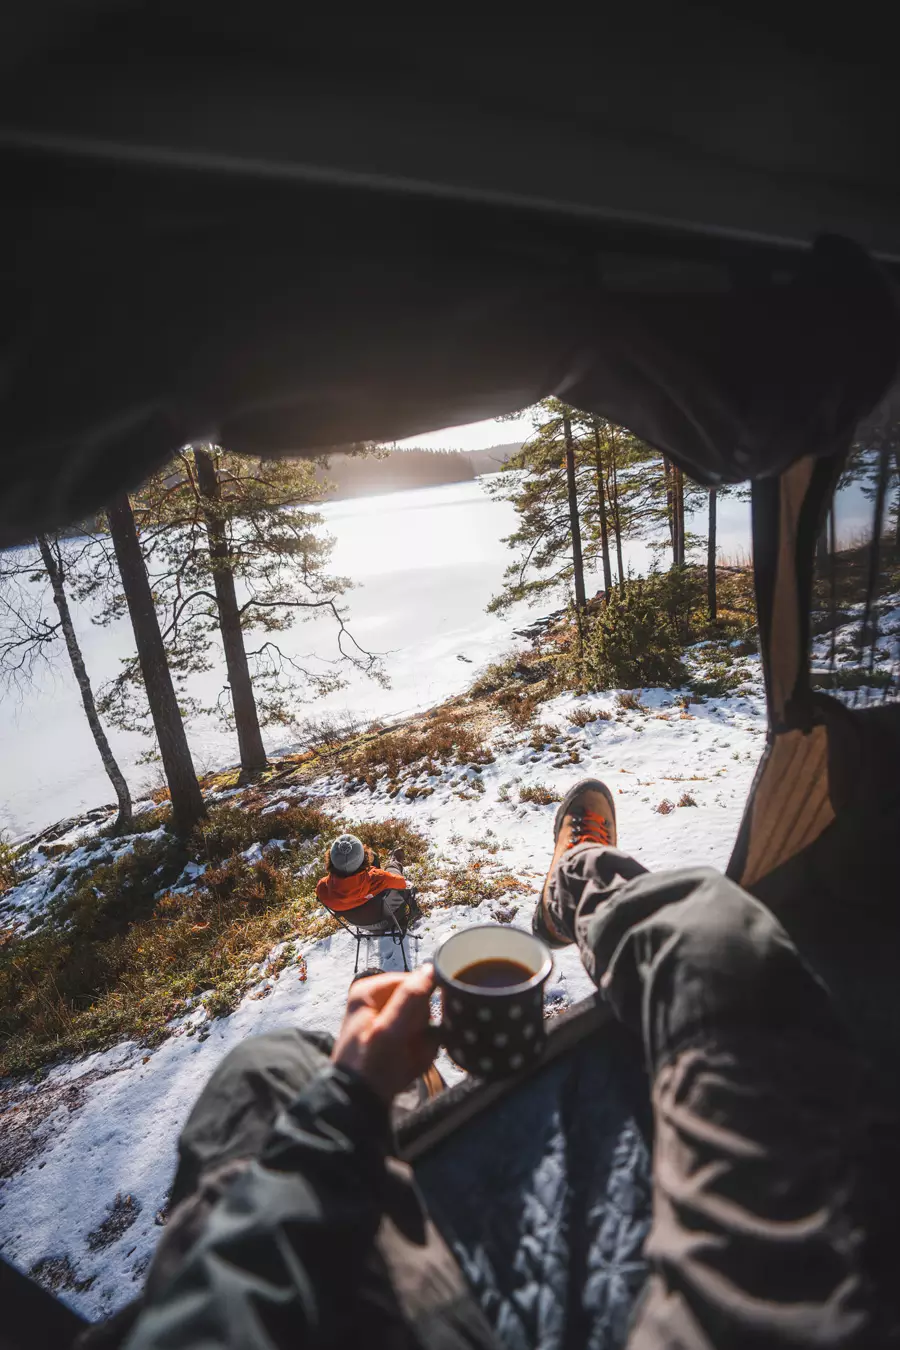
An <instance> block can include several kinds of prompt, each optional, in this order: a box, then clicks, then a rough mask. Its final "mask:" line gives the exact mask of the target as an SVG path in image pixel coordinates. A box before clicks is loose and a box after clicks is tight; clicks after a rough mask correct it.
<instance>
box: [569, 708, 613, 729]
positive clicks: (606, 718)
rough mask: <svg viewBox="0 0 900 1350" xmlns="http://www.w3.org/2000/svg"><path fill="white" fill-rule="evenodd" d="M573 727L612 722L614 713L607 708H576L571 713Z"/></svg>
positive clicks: (570, 718)
mask: <svg viewBox="0 0 900 1350" xmlns="http://www.w3.org/2000/svg"><path fill="white" fill-rule="evenodd" d="M569 721H570V722H571V723H572V726H573V727H586V726H589V725H590V723H591V722H611V721H612V713H611V712H609V711H608V710H607V709H606V708H575V709H573V711H572V712H570V713H569Z"/></svg>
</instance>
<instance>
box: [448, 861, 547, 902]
mask: <svg viewBox="0 0 900 1350" xmlns="http://www.w3.org/2000/svg"><path fill="white" fill-rule="evenodd" d="M434 885H435V887H436V889H434V890H432V891H430V892H429V896H428V899H429V901H430V906H435V907H437V908H447V907H448V906H450V905H468V906H469V907H470V908H474V907H475V906H476V905H480V904H481V903H482V902H483V901H484V900H500V899H502V898H503V897H504V896H508V895H523V894H527V893H528V892H530V890H531V887H530V886H529V885H528V883H527V882H524V881H522V880H521V878H519V877H517V876H515V875H514V874H513V873H512V872H505V871H502V870H500V869H498V868H497V865H496V863H495V862H494V859H493V857H490V856H489V857H481V858H479V857H475V858H469V859H468V860H467V861H466V862H463V863H460V864H459V865H455V866H452V867H447V868H444V869H442V870H441V871H440V872H439V873H438V875H437V878H436V881H435V883H434Z"/></svg>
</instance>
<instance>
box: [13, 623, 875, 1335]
mask: <svg viewBox="0 0 900 1350" xmlns="http://www.w3.org/2000/svg"><path fill="white" fill-rule="evenodd" d="M893 603H897V600H896V598H895V600H894V602H893ZM884 625H885V627H887V628H888V629H892V630H893V632H892V633H891V634H890V635H889V636H888V638H886V640H885V642H884V645H883V652H882V655H883V659H884V660H888V659H890V658H891V657H893V658H896V654H897V653H896V645H897V632H898V631H900V608H897V609H894V610H893V611H892V612H891V613H889V614H887V615H885V619H884ZM856 626H858V620H857V621H856ZM853 629H854V624H853V623H850V624H848V625H846V627H845V629H844V630H841V631H839V633H838V646H839V649H840V647H841V645H842V644H846V643H848V642H849V639H850V637H851V635H852V632H853ZM816 645H817V651H816V659H817V661H819V662H821V663H823V664H824V662H825V658H826V656H827V651H828V648H829V646H830V639H827V640H825V639H819V640H818V642H817V644H816ZM846 659H847V660H849V657H847V658H846ZM844 660H845V655H843V654H841V653H840V650H839V657H838V663H839V664H842V663H843V662H844ZM695 664H696V661H695ZM733 669H735V670H737V671H739V672H740V674H741V679H742V686H741V690H740V691H739V692H737V693H735V694H732V695H729V696H728V697H723V698H709V699H707V700H706V701H705V702H691V703H689V704H687V706H685V699H684V698H683V697H682V696H680V695H678V694H676V693H673V692H671V691H663V690H649V691H643V692H641V693H640V694H639V698H637V699H630V698H629V697H628V694H627V691H626V692H625V693H624V694H623V696H620V695H618V694H617V693H616V692H609V693H603V694H595V695H586V696H576V695H564V696H560V697H558V698H556V699H554V700H552V701H550V702H548V703H546V704H545V705H544V706H543V707H542V709H541V713H540V718H539V722H540V726H541V727H542V728H543V731H542V734H541V735H539V736H537V737H535V735H534V729H533V728H529V729H527V730H525V731H521V732H513V731H511V730H510V729H509V728H508V727H506V728H500V729H499V730H498V731H496V732H495V733H493V745H492V749H493V751H494V756H495V757H494V760H493V762H492V763H490V764H487V765H484V766H482V767H481V768H480V771H479V770H476V769H475V768H474V767H469V768H466V769H459V768H454V769H452V770H448V771H442V772H441V773H439V774H435V775H434V776H433V777H432V778H431V779H430V780H427V785H428V786H429V787H431V789H432V790H431V793H430V795H428V796H421V797H418V798H416V799H415V800H409V799H408V798H407V797H406V796H404V795H400V796H395V797H393V798H391V797H389V796H388V795H387V792H386V790H385V788H384V787H383V786H382V787H379V788H378V789H377V790H376V791H375V792H373V793H370V792H368V791H366V790H363V791H355V792H354V793H353V794H352V797H350V798H348V799H347V800H345V796H346V785H345V783H344V781H343V780H342V779H341V778H339V777H331V778H322V779H319V780H317V781H315V782H313V783H311V784H310V783H305V784H304V785H303V788H302V793H303V796H304V797H305V798H306V799H307V800H308V799H309V798H310V797H313V798H317V799H320V800H321V802H322V804H323V805H327V806H329V807H331V808H335V809H337V810H345V811H346V812H347V814H349V815H352V816H353V817H354V818H355V819H357V820H363V821H364V820H366V819H370V820H375V819H386V818H388V817H391V816H395V817H396V816H402V817H404V818H406V819H407V820H408V821H409V823H410V824H411V825H412V826H414V827H415V828H416V829H417V830H419V831H421V832H422V833H423V834H424V835H426V836H427V837H428V838H429V839H430V841H431V844H432V848H433V850H434V852H435V854H436V855H437V856H438V858H443V860H444V861H445V862H446V861H447V860H448V859H452V860H454V862H455V863H456V864H465V865H467V866H468V867H470V868H471V867H475V866H477V867H480V868H486V869H489V870H492V872H493V875H495V876H497V875H502V874H505V875H508V876H509V877H511V878H513V879H514V880H515V883H516V884H515V885H512V884H510V887H509V889H508V891H507V892H506V893H504V894H500V895H499V897H496V896H495V898H493V899H491V900H487V901H484V902H483V903H481V904H480V905H478V906H477V907H474V908H472V907H469V906H466V905H462V904H458V905H454V904H453V903H452V900H453V897H452V895H444V896H443V897H442V903H441V904H439V905H438V904H436V905H435V906H434V907H433V908H432V909H431V912H430V913H429V914H427V915H426V917H425V918H424V919H423V920H422V921H420V923H419V924H418V925H417V928H416V933H415V940H414V941H412V942H411V944H410V948H411V950H410V955H411V960H412V963H413V964H418V963H421V962H423V961H426V960H428V959H429V958H430V957H431V955H432V953H433V951H434V949H435V947H436V946H437V945H438V944H439V943H440V942H441V941H442V940H443V939H444V938H446V937H447V936H448V935H449V934H450V933H451V932H452V931H454V929H457V928H459V927H463V926H467V925H470V924H473V923H483V922H486V921H487V922H490V921H501V922H512V923H514V924H517V925H519V926H522V927H527V926H528V925H529V924H530V919H531V913H532V910H533V906H534V902H535V899H536V896H537V894H538V892H539V889H540V886H541V883H542V880H543V876H544V873H545V870H546V866H547V861H548V858H549V855H550V851H551V848H552V821H553V815H554V811H555V802H549V803H548V804H546V805H535V804H533V803H529V802H528V801H527V800H526V801H523V800H522V797H521V793H522V789H523V788H524V789H525V790H526V793H527V791H528V789H534V788H536V787H538V786H539V785H542V786H544V787H545V788H547V789H548V790H549V794H550V795H555V796H558V795H559V794H561V793H562V792H563V791H564V790H565V789H566V788H567V787H568V786H570V785H571V783H572V782H573V781H575V780H576V779H577V778H580V777H585V776H589V775H590V776H598V777H601V778H603V779H605V781H606V782H607V783H608V784H609V786H610V787H611V788H612V791H613V794H614V798H615V802H616V805H617V810H618V822H619V844H620V847H622V848H623V849H625V850H627V851H629V852H631V853H633V854H634V855H635V856H636V857H637V858H638V859H639V860H640V861H641V862H642V863H643V864H644V865H645V866H646V867H648V868H650V869H658V868H663V867H677V866H682V865H687V864H694V863H698V862H699V863H708V864H711V865H713V866H716V867H723V866H724V865H725V864H726V862H727V860H728V856H729V853H730V850H731V846H732V843H733V841H734V838H735V835H736V832H737V829H738V825H739V822H740V818H741V813H742V810H743V805H744V801H745V799H746V795H747V791H748V789H749V786H750V783H751V780H752V777H753V774H754V771H755V769H756V765H757V762H758V760H759V756H760V753H761V750H762V747H763V741H764V733H765V719H764V702H763V694H762V687H761V678H760V667H759V661H758V659H757V658H756V657H743V658H738V659H737V661H736V663H735V666H734V667H733ZM629 704H630V705H631V706H629ZM534 740H537V742H538V743H539V748H535V745H534V744H532V742H533V741H534ZM541 741H543V742H544V743H543V744H540V742H541ZM425 784H426V780H425V779H424V778H423V785H425ZM292 791H299V789H286V790H285V791H284V792H283V793H282V794H279V793H278V792H277V791H275V792H273V796H272V803H271V808H272V809H277V808H278V806H279V798H280V796H281V797H283V798H287V797H288V796H289V794H290V793H291V792H292ZM115 846H117V845H114V844H113V843H112V841H110V847H115ZM95 856H96V855H95ZM53 868H54V860H53V859H52V858H51V859H49V860H47V861H46V863H45V865H44V866H43V867H42V868H41V870H40V873H39V877H38V878H34V879H32V881H30V882H28V883H25V885H26V886H30V887H32V892H30V893H29V894H30V897H31V898H30V900H29V912H30V913H31V914H37V913H39V911H40V908H41V906H42V904H43V903H45V899H46V892H47V884H48V878H50V877H51V874H52V871H53ZM40 877H43V882H41V881H40V880H39V878H40ZM411 879H412V880H413V881H415V874H414V873H411ZM189 880H190V878H186V882H188V881H189ZM40 885H43V887H44V891H43V893H42V895H39V894H38V889H39V886H40ZM426 899H427V897H426ZM279 954H280V949H274V951H273V953H272V955H271V957H270V961H271V960H272V959H273V958H274V957H276V956H278V955H279ZM290 955H291V959H290V960H289V961H288V963H287V964H283V962H282V961H279V962H278V970H277V972H276V971H275V969H274V967H273V966H272V965H270V964H269V963H265V964H264V965H263V966H262V967H261V968H260V969H259V970H258V971H257V972H255V975H254V978H255V977H256V976H258V979H257V983H256V984H255V985H254V986H253V987H252V988H251V989H250V990H249V991H248V993H247V994H246V996H245V997H244V999H243V1000H242V1002H241V1003H240V1005H239V1006H238V1008H237V1009H236V1010H235V1011H234V1012H233V1013H232V1014H231V1015H230V1016H227V1017H220V1018H209V1017H208V1016H207V1014H206V1011H205V1008H204V1006H203V1003H202V1000H198V1001H197V1004H196V1005H195V1007H193V1008H192V1009H191V1010H190V1012H189V1013H188V1015H187V1016H185V1017H182V1019H181V1020H180V1021H179V1022H178V1023H177V1024H173V1026H172V1034H171V1036H170V1037H169V1038H168V1039H167V1040H165V1041H164V1042H163V1043H162V1044H161V1045H159V1046H158V1047H157V1048H156V1049H154V1050H152V1051H148V1050H147V1049H146V1048H145V1047H142V1046H139V1045H136V1044H131V1043H126V1044H122V1045H118V1046H116V1047H115V1048H114V1049H112V1050H109V1051H107V1052H105V1053H103V1054H95V1055H92V1056H90V1057H88V1058H86V1059H83V1060H81V1061H79V1062H77V1063H73V1064H69V1065H66V1066H63V1067H58V1068H56V1069H55V1070H52V1071H51V1072H50V1073H49V1074H47V1076H46V1077H45V1079H44V1081H43V1082H42V1083H40V1084H38V1085H36V1086H23V1087H22V1088H21V1090H20V1091H19V1093H18V1096H17V1097H16V1098H15V1100H14V1101H13V1102H12V1103H11V1106H10V1111H11V1117H12V1118H13V1120H14V1121H15V1120H16V1119H18V1120H19V1122H20V1123H21V1125H22V1127H23V1128H21V1129H20V1131H19V1134H20V1137H21V1149H20V1155H19V1157H18V1158H17V1159H16V1161H15V1165H14V1167H13V1168H12V1173H13V1174H12V1175H11V1176H10V1177H9V1178H8V1179H7V1180H5V1181H4V1182H3V1183H2V1184H0V1244H2V1250H3V1253H4V1255H5V1256H6V1258H7V1259H9V1260H12V1261H14V1262H15V1263H16V1264H17V1265H19V1266H20V1267H21V1268H23V1269H25V1270H33V1269H35V1267H37V1269H38V1270H39V1271H43V1272H44V1273H45V1277H46V1278H50V1276H51V1275H52V1274H53V1273H54V1272H55V1277H56V1279H57V1287H58V1288H59V1291H60V1294H61V1296H62V1297H64V1298H66V1299H67V1300H68V1301H69V1302H71V1303H72V1305H73V1306H75V1307H77V1308H78V1309H79V1310H80V1311H81V1312H83V1313H84V1314H85V1315H86V1316H88V1317H89V1318H91V1319H96V1318H99V1317H101V1316H103V1315H106V1314H108V1313H109V1312H111V1311H112V1310H114V1309H115V1308H117V1307H119V1306H121V1305H122V1304H124V1303H125V1302H127V1301H128V1300H129V1299H130V1298H131V1297H133V1296H134V1294H136V1293H137V1291H138V1290H139V1288H140V1284H141V1280H142V1277H143V1274H144V1271H145V1270H146V1267H147V1264H148V1262H149V1260H150V1257H151V1254H152V1252H153V1249H154V1246H155V1244H156V1241H157V1239H158V1237H159V1234H160V1231H161V1229H160V1226H159V1219H158V1216H159V1215H160V1211H161V1210H163V1208H164V1206H165V1202H166V1196H167V1193H168V1189H169V1185H170V1182H171V1179H172V1174H173V1169H174V1163H175V1146H176V1141H177V1138H178V1134H179V1131H180V1129H181V1127H182V1126H183V1124H184V1121H185V1119H186V1117H187V1114H188V1112H189V1110H190V1108H191V1105H192V1103H193V1102H194V1100H195V1099H196V1097H197V1094H198V1092H199V1090H200V1088H201V1087H202V1085H203V1083H204V1082H205V1080H206V1079H207V1078H208V1077H209V1075H210V1073H211V1072H212V1070H213V1069H214V1068H215V1066H216V1064H217V1063H218V1062H219V1061H220V1060H221V1058H222V1056H223V1055H225V1054H226V1053H227V1051H228V1050H229V1049H230V1048H232V1047H233V1046H234V1045H236V1044H237V1043H238V1042H239V1041H240V1040H241V1039H243V1038H244V1037H245V1036H249V1035H255V1034H259V1033H260V1032H265V1031H269V1030H273V1029H275V1028H278V1027H284V1026H300V1027H306V1028H309V1029H314V1028H315V1029H324V1030H327V1031H331V1032H334V1031H336V1029H337V1027H338V1026H339V1023H340V1020H341V1017H342V1013H343V1008H344V1004H345V999H346V994H347V989H348V986H349V984H350V980H351V977H352V973H353V961H354V943H353V940H352V939H351V938H350V936H349V935H347V934H346V933H343V932H340V933H337V934H334V935H332V936H329V937H326V938H325V939H323V940H321V941H318V942H304V943H298V944H294V946H293V950H292V951H291V953H290ZM363 959H364V961H365V962H366V964H377V965H380V966H382V967H383V968H385V969H399V968H400V955H399V952H398V951H397V950H396V948H394V947H393V946H392V945H391V943H390V942H389V941H387V940H385V941H382V942H379V943H373V944H372V950H371V952H370V953H369V954H368V958H367V957H366V956H364V958H363ZM590 988H591V986H590V984H589V982H588V980H587V977H586V975H585V973H584V971H583V969H582V967H581V965H580V962H579V959H578V955H577V952H575V951H573V950H568V951H564V952H562V953H559V954H557V955H556V957H555V963H554V972H553V975H552V977H551V980H550V982H549V984H548V987H547V998H548V1000H549V1001H550V1002H551V1003H554V1004H556V1005H557V1006H564V1005H566V1004H568V1003H570V1002H572V1001H574V1000H577V999H579V998H581V997H583V996H585V995H586V994H587V993H588V992H589V991H590ZM441 1067H442V1068H443V1069H444V1070H445V1072H446V1073H447V1076H448V1077H452V1076H453V1075H454V1074H456V1073H457V1071H456V1070H455V1069H454V1068H453V1067H452V1066H450V1065H449V1063H448V1061H447V1060H446V1056H442V1059H441Z"/></svg>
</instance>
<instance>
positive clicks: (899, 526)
mask: <svg viewBox="0 0 900 1350" xmlns="http://www.w3.org/2000/svg"><path fill="white" fill-rule="evenodd" d="M894 463H895V464H896V466H897V480H898V489H900V448H898V449H896V450H895V451H894ZM894 547H895V548H898V549H900V492H898V496H897V523H896V525H895V526H894Z"/></svg>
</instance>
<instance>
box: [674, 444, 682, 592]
mask: <svg viewBox="0 0 900 1350" xmlns="http://www.w3.org/2000/svg"><path fill="white" fill-rule="evenodd" d="M672 485H673V488H674V496H675V532H676V536H677V539H678V557H677V558H676V562H677V563H678V566H679V567H684V474H683V473H682V471H681V469H679V468H678V467H677V466H676V465H674V464H673V466H672Z"/></svg>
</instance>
